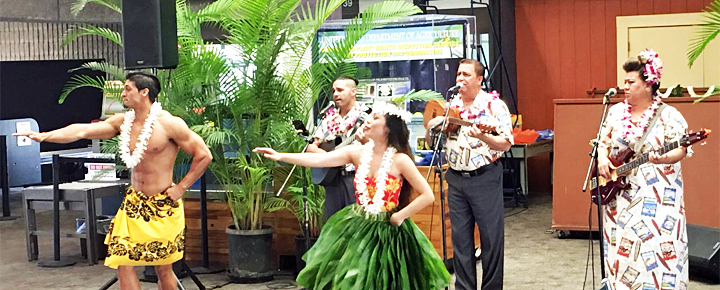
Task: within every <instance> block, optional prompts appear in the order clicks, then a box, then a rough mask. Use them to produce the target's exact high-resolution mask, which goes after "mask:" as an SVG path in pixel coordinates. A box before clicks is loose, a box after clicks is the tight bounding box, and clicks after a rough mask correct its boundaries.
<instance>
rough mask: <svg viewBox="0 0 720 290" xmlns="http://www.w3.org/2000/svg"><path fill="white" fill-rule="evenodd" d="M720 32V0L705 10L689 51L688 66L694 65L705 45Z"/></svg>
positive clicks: (716, 0)
mask: <svg viewBox="0 0 720 290" xmlns="http://www.w3.org/2000/svg"><path fill="white" fill-rule="evenodd" d="M718 34H720V0H715V1H713V2H711V3H710V4H709V5H708V7H706V8H705V12H703V23H702V24H700V27H699V28H698V30H697V32H696V34H695V37H694V38H693V39H692V42H691V43H690V47H689V49H688V52H687V58H688V67H692V66H693V64H694V63H695V61H696V60H697V59H698V57H700V54H702V52H703V50H705V47H706V46H707V45H708V43H710V41H712V40H713V39H715V37H717V36H718Z"/></svg>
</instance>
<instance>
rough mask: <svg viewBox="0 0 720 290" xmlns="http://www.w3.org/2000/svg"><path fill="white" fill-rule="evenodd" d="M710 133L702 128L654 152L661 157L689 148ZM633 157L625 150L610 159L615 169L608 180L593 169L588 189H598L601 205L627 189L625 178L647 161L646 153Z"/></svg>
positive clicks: (629, 150)
mask: <svg viewBox="0 0 720 290" xmlns="http://www.w3.org/2000/svg"><path fill="white" fill-rule="evenodd" d="M710 132H711V131H710V129H705V128H702V129H700V131H698V132H694V133H689V134H687V135H685V136H683V137H682V138H680V140H678V141H675V142H671V143H668V144H665V146H663V147H662V148H660V149H659V150H656V151H657V152H658V153H659V154H660V155H662V154H665V153H667V152H669V151H670V150H673V149H675V148H678V147H681V146H682V147H687V146H690V145H692V144H695V143H697V142H699V141H700V140H703V139H705V138H707V137H708V135H710ZM634 155H635V152H634V151H633V150H632V149H630V148H626V149H625V150H622V151H620V152H618V154H617V156H615V157H614V158H611V159H610V162H611V163H612V164H613V166H615V167H616V168H615V169H612V170H611V171H610V178H609V179H606V178H604V177H602V176H599V175H598V174H597V172H595V169H594V168H593V171H592V176H593V178H592V180H591V185H590V188H591V189H592V190H595V188H598V187H599V191H600V198H601V201H602V204H603V205H604V204H607V203H608V202H610V201H611V200H612V199H613V198H615V196H616V195H617V193H618V192H619V191H621V190H623V189H626V188H628V186H629V184H628V183H627V182H626V181H625V177H626V176H627V175H629V174H630V173H631V172H632V170H633V169H635V168H638V167H640V165H643V164H645V163H647V162H648V161H649V157H648V153H644V154H643V155H642V156H640V157H638V158H636V159H633V160H631V158H632V157H633V156H634ZM596 199H597V198H596V195H595V194H594V193H593V194H592V201H593V202H594V203H596V204H597V200H596Z"/></svg>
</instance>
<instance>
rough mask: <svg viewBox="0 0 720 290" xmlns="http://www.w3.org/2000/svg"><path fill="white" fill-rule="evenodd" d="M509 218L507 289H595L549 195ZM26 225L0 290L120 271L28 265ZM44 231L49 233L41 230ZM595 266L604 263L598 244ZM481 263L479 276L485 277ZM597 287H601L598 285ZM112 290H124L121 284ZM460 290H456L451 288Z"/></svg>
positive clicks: (581, 246)
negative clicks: (554, 225)
mask: <svg viewBox="0 0 720 290" xmlns="http://www.w3.org/2000/svg"><path fill="white" fill-rule="evenodd" d="M11 198H12V201H11V205H12V213H13V215H16V216H18V215H19V216H22V212H21V198H20V194H19V193H14V194H11ZM80 215H81V213H80V212H63V213H62V215H61V220H62V223H61V226H62V228H63V229H67V230H73V229H74V227H75V217H77V216H80ZM506 216H507V217H506V219H505V289H574V290H579V289H594V288H595V287H593V284H592V282H591V281H592V275H588V276H587V279H588V281H589V282H588V283H587V284H586V286H585V287H583V281H584V280H585V278H586V275H585V271H586V266H585V265H586V260H587V257H588V240H587V239H582V238H577V239H563V240H561V239H558V238H557V236H556V235H555V234H554V233H553V232H552V231H551V230H550V226H551V198H550V196H549V195H547V194H545V195H534V196H531V199H530V207H529V208H528V209H527V210H523V209H506ZM50 221H51V215H50V212H49V211H44V212H39V213H38V224H39V225H41V224H44V225H46V227H44V229H49V228H50V226H49V225H50V224H51V222H50ZM24 223H25V222H24V220H23V218H22V217H20V218H18V219H16V220H13V221H0V289H98V288H99V287H100V286H102V285H103V284H104V283H105V282H106V281H108V280H109V279H111V278H113V277H114V272H113V271H112V270H111V269H109V268H107V267H104V266H102V265H94V266H88V264H87V262H86V261H85V260H79V262H78V263H76V264H75V265H74V266H71V267H65V268H54V269H53V268H40V267H38V266H37V261H33V262H28V261H27V255H26V252H27V251H26V246H25V231H24ZM41 229H43V228H41ZM39 241H40V248H39V249H40V260H44V259H50V258H52V240H51V238H49V237H40V238H39ZM593 244H594V246H595V256H596V258H595V264H596V265H599V264H598V261H599V260H598V258H597V257H598V256H599V253H598V251H599V250H598V248H597V241H594V242H593ZM61 249H62V252H61V254H62V256H63V257H70V258H73V257H74V258H76V259H79V258H80V246H79V242H78V240H77V239H69V238H63V239H61ZM480 272H481V270H480V265H479V264H478V273H480ZM595 272H596V275H595V281H596V284H597V282H598V281H599V272H600V270H599V266H596V269H595ZM199 278H200V279H201V281H202V282H203V283H204V285H205V286H206V287H207V288H208V289H228V290H231V289H238V290H239V289H243V290H244V289H300V288H299V287H297V285H295V284H294V281H293V277H292V276H290V275H289V274H286V273H282V272H279V274H278V275H277V276H276V278H275V280H273V281H271V282H268V283H262V284H246V285H243V284H230V283H229V282H228V281H229V280H228V278H227V277H226V276H225V274H223V273H221V274H210V275H200V276H199ZM182 283H183V285H184V286H185V287H186V289H198V288H197V287H196V286H195V284H194V283H193V282H192V280H190V279H189V278H184V279H182ZM596 284H595V285H596ZM142 286H143V287H144V288H145V289H155V288H156V286H155V285H154V284H151V283H143V285H142ZM689 286H690V287H689V288H690V289H693V290H703V289H707V290H709V289H719V288H720V286H718V285H717V284H709V283H707V282H703V281H696V280H691V281H690V285H689ZM110 289H118V286H117V284H115V285H114V286H113V287H111V288H110ZM450 289H454V287H452V286H451V287H450Z"/></svg>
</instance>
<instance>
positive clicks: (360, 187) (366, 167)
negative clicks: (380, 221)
mask: <svg viewBox="0 0 720 290" xmlns="http://www.w3.org/2000/svg"><path fill="white" fill-rule="evenodd" d="M374 147H375V144H374V143H373V141H372V140H370V141H368V142H367V143H366V144H365V145H364V147H363V152H362V155H360V166H358V169H357V171H356V172H355V190H357V192H358V193H359V194H358V201H359V202H360V207H361V208H362V209H364V210H365V212H367V213H370V214H379V213H380V212H381V211H382V207H383V205H384V203H385V201H384V200H383V198H384V197H385V185H386V184H387V179H388V173H389V172H390V167H391V166H392V163H393V157H394V156H395V153H396V152H397V149H395V147H392V146H388V148H387V149H386V150H385V153H383V157H382V162H381V163H380V168H379V169H378V172H377V176H376V177H375V196H373V198H372V199H370V193H369V192H368V190H367V184H368V180H367V176H368V173H370V162H372V159H373V148H374Z"/></svg>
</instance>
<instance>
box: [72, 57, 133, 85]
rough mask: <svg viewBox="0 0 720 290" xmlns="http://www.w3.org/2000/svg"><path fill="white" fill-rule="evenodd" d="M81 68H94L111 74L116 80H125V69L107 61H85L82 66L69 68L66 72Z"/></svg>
mask: <svg viewBox="0 0 720 290" xmlns="http://www.w3.org/2000/svg"><path fill="white" fill-rule="evenodd" d="M81 69H90V70H96V71H101V72H104V73H106V74H108V75H110V76H112V77H113V78H114V79H116V80H118V81H122V82H124V81H125V70H124V69H123V68H121V67H119V66H116V65H113V64H110V63H107V62H97V61H91V62H86V63H84V64H83V65H82V66H80V67H78V68H74V69H71V70H69V71H68V72H74V71H78V70H81Z"/></svg>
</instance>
